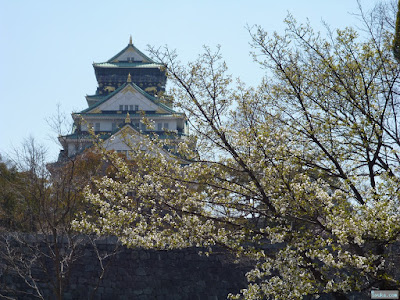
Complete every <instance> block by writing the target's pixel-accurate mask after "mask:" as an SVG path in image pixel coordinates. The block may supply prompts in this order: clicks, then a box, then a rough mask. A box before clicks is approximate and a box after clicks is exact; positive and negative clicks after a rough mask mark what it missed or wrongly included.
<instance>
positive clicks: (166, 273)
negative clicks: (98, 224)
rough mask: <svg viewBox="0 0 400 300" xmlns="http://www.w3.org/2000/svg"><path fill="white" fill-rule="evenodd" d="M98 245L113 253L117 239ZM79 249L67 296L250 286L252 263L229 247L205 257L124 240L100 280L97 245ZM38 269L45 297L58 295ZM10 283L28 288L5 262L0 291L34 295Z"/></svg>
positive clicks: (162, 294) (152, 295) (218, 293)
mask: <svg viewBox="0 0 400 300" xmlns="http://www.w3.org/2000/svg"><path fill="white" fill-rule="evenodd" d="M97 247H98V249H99V251H100V253H102V254H105V253H112V250H113V249H114V247H115V241H114V240H110V239H105V240H103V241H101V242H98V243H97ZM81 250H83V251H81V253H82V255H81V256H80V257H79V258H78V259H77V260H76V261H75V262H74V265H73V266H72V268H71V273H70V275H69V280H68V284H67V288H66V289H65V291H64V293H63V296H64V298H63V299H74V300H75V299H113V300H114V299H121V300H122V299H174V300H178V299H206V300H217V299H218V300H219V299H226V297H227V295H228V293H237V292H239V290H240V289H241V288H244V287H246V279H245V276H244V274H245V272H246V271H247V270H248V267H246V266H244V265H242V264H236V263H235V262H234V259H233V257H232V256H231V255H230V254H229V253H227V252H219V251H215V253H213V254H211V255H210V256H209V257H206V256H205V255H199V254H198V253H199V251H200V249H196V248H187V249H183V250H173V251H155V250H144V249H127V248H126V247H123V246H121V247H120V248H119V249H118V251H117V252H116V253H115V255H113V256H110V257H108V258H107V259H105V260H104V261H103V263H104V266H106V265H107V264H108V263H109V264H108V267H107V269H106V272H105V276H104V277H103V278H102V279H101V280H100V281H99V276H100V274H101V267H100V264H99V260H98V258H97V255H96V253H95V251H94V250H93V247H91V245H90V244H89V243H87V244H86V245H85V246H84V248H83V249H81ZM3 266H4V265H3ZM34 273H35V276H36V279H38V280H37V282H39V286H40V290H41V291H42V292H43V295H44V298H45V299H55V296H54V293H53V292H52V290H51V289H50V287H49V283H48V282H46V275H45V274H43V273H41V272H40V270H36V271H34ZM41 277H42V278H41ZM96 286H97V288H96ZM9 288H14V289H19V290H23V291H25V292H29V288H28V286H27V285H26V283H25V282H23V280H21V279H20V278H18V276H16V275H15V274H14V273H13V272H12V271H10V270H7V268H4V267H3V268H2V269H0V296H1V295H3V296H6V295H7V296H16V299H32V295H30V296H29V295H26V294H23V293H19V294H15V293H11V292H7V289H9ZM31 291H32V290H31ZM0 298H1V297H0Z"/></svg>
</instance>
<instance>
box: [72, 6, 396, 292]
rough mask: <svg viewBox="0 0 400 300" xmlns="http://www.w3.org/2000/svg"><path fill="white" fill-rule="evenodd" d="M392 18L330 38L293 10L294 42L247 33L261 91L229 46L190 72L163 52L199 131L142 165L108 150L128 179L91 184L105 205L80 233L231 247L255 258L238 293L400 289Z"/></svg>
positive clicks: (374, 15) (91, 194) (378, 16)
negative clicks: (394, 260)
mask: <svg viewBox="0 0 400 300" xmlns="http://www.w3.org/2000/svg"><path fill="white" fill-rule="evenodd" d="M382 7H383V9H385V7H384V6H382ZM382 7H381V8H382ZM388 16H390V12H389V11H387V10H386V11H385V10H383V11H382V10H380V12H378V11H377V10H375V11H373V12H371V13H370V14H366V13H363V12H362V13H361V14H360V16H359V17H360V19H361V20H362V22H363V26H364V27H363V29H362V30H359V31H357V30H355V29H353V28H345V29H342V30H335V31H332V30H330V29H329V28H327V32H326V34H325V35H322V34H321V33H319V32H315V31H314V30H313V29H312V28H311V26H310V25H309V24H298V23H297V22H296V20H295V19H294V18H293V17H292V16H290V15H289V16H288V17H287V19H286V20H285V23H286V26H287V27H286V31H285V32H284V33H283V34H278V33H273V34H269V33H267V32H266V31H265V30H264V29H263V28H261V27H258V26H255V27H253V28H250V35H251V40H252V46H253V49H254V53H253V55H254V59H255V61H256V62H257V63H258V64H259V65H260V66H261V67H262V68H264V69H265V71H266V76H265V78H264V80H263V83H262V84H261V85H260V86H259V87H257V88H251V87H246V86H245V85H244V84H242V83H240V82H236V83H234V82H233V80H232V77H231V76H230V75H229V74H228V73H227V67H226V65H225V63H224V61H223V58H222V55H221V54H220V51H219V49H217V50H216V51H213V50H211V49H210V48H205V51H204V53H203V54H201V55H200V56H199V57H198V59H197V60H196V61H194V62H191V63H189V64H181V63H180V62H179V61H178V59H177V56H176V54H175V52H173V51H169V50H168V49H152V53H153V55H154V56H155V57H156V58H157V59H158V60H160V61H161V62H163V63H164V64H165V65H166V68H167V71H168V74H169V76H170V78H171V80H172V81H173V82H174V84H175V85H174V87H173V88H172V89H171V91H170V94H171V95H173V97H174V103H175V104H176V105H178V106H179V107H180V108H181V109H182V111H184V112H185V113H186V115H187V118H188V122H189V123H190V125H191V136H190V137H188V141H187V142H182V143H180V144H179V146H178V147H176V148H175V149H174V151H175V153H178V154H179V157H180V159H176V160H174V159H169V158H167V157H165V155H162V154H157V151H153V152H152V153H145V152H143V151H140V145H132V154H131V159H132V160H133V161H134V164H135V167H134V168H133V167H132V165H130V166H129V165H128V164H126V162H125V161H124V160H123V159H122V158H121V157H119V156H117V155H115V154H113V153H109V152H106V151H105V150H104V149H102V148H101V142H100V144H99V147H100V151H103V154H104V155H106V156H107V157H108V159H110V161H111V162H112V164H113V165H114V166H115V167H116V168H117V170H118V171H117V173H116V174H115V176H113V177H107V176H105V177H103V178H101V179H99V180H96V181H95V182H94V186H92V187H87V188H86V190H85V198H86V200H87V201H88V202H90V204H91V205H93V206H94V208H95V209H93V212H92V213H90V212H85V213H82V216H81V218H80V219H78V220H76V221H75V222H74V226H75V228H77V229H79V230H82V231H88V232H95V233H98V234H113V235H117V236H118V237H119V239H120V240H121V241H122V243H124V244H126V245H128V246H131V247H135V246H140V247H148V248H161V249H170V248H180V247H187V246H192V245H197V246H202V247H209V246H210V247H211V246H214V245H219V246H222V247H225V248H227V249H230V250H232V251H234V252H235V253H236V254H237V256H238V258H239V259H240V258H243V257H247V258H250V260H251V261H253V262H254V268H253V270H252V271H250V272H249V273H248V274H247V278H248V281H249V286H248V288H247V289H245V290H243V291H242V293H241V295H231V297H232V298H240V297H243V298H245V299H261V298H263V297H272V298H274V299H301V298H302V297H303V296H304V295H322V294H325V293H330V294H332V295H334V296H335V297H336V298H338V299H342V298H344V297H345V295H346V294H347V293H349V292H352V291H358V292H360V293H366V292H368V291H369V290H370V289H371V288H381V289H390V288H393V287H396V286H398V281H397V280H398V279H399V278H395V276H394V274H395V270H394V266H393V265H391V264H390V260H389V259H388V255H389V254H390V251H389V250H388V249H389V248H390V245H391V244H392V243H394V242H396V241H397V240H398V237H399V234H400V210H399V207H400V206H399V196H400V190H399V187H400V184H399V179H400V173H399V171H400V156H399V155H400V153H399V151H400V128H399V126H400V122H399V119H398V118H399V113H400V106H399V105H400V102H399V96H398V95H399V78H398V76H399V74H400V73H399V71H400V67H399V64H398V62H397V61H396V60H395V58H394V56H393V38H394V30H393V28H394V19H395V16H391V17H390V18H388ZM146 143H147V145H150V144H151V145H153V146H154V147H155V149H157V147H164V146H165V143H168V141H164V142H157V141H154V140H153V141H147V142H146ZM193 145H196V146H195V147H194V146H193ZM182 158H183V159H184V160H182ZM271 245H273V246H274V247H271Z"/></svg>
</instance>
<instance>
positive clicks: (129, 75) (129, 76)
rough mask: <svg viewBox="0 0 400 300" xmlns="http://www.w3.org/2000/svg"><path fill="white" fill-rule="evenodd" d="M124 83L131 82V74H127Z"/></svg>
mask: <svg viewBox="0 0 400 300" xmlns="http://www.w3.org/2000/svg"><path fill="white" fill-rule="evenodd" d="M126 82H132V77H131V73H129V74H128V79H127V80H126Z"/></svg>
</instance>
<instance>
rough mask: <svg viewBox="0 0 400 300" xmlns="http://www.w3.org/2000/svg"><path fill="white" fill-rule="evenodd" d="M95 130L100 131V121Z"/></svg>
mask: <svg viewBox="0 0 400 300" xmlns="http://www.w3.org/2000/svg"><path fill="white" fill-rule="evenodd" d="M94 131H100V123H96V124H95V129H94Z"/></svg>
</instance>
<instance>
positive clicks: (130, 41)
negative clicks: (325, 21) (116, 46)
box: [129, 34, 132, 45]
mask: <svg viewBox="0 0 400 300" xmlns="http://www.w3.org/2000/svg"><path fill="white" fill-rule="evenodd" d="M129 45H132V34H131V35H130V36H129Z"/></svg>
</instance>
